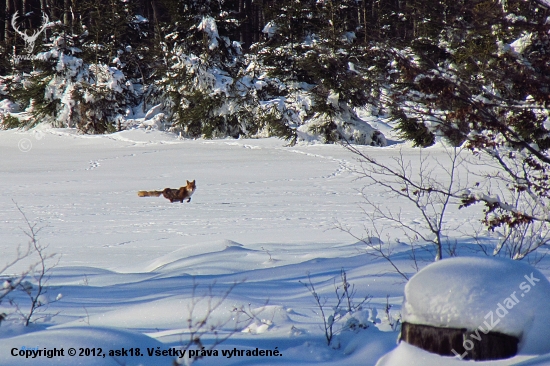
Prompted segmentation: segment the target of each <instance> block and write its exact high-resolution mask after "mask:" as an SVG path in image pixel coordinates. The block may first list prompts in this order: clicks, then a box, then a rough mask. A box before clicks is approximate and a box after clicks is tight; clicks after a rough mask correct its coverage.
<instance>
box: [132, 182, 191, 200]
mask: <svg viewBox="0 0 550 366" xmlns="http://www.w3.org/2000/svg"><path fill="white" fill-rule="evenodd" d="M196 188H197V186H196V185H195V181H194V180H193V181H191V182H190V181H187V185H186V186H184V187H180V188H179V189H173V188H164V190H162V191H139V192H138V196H140V197H158V196H160V195H161V194H162V195H163V196H164V198H166V199H169V200H170V202H177V201H179V202H181V203H183V200H185V199H186V200H187V202H191V195H192V194H193V193H194V192H195V189H196Z"/></svg>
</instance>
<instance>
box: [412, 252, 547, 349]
mask: <svg viewBox="0 0 550 366" xmlns="http://www.w3.org/2000/svg"><path fill="white" fill-rule="evenodd" d="M549 301H550V283H549V282H548V280H547V279H546V278H545V277H544V275H543V274H542V273H540V272H539V271H538V270H536V269H535V268H533V267H531V266H529V265H528V264H527V263H523V262H518V261H512V260H507V259H496V258H470V257H462V258H451V259H446V260H442V261H440V262H436V263H434V264H431V265H429V266H427V267H426V268H424V269H422V270H421V271H420V272H418V273H417V274H416V275H415V276H414V277H412V278H411V280H410V281H409V283H408V284H407V285H406V286H405V299H404V303H403V313H402V315H403V321H405V322H408V323H413V324H424V325H431V326H435V327H448V328H466V329H468V330H469V331H473V332H476V331H477V333H476V334H479V336H481V337H483V334H484V333H486V332H489V331H492V332H499V333H504V334H508V335H512V336H516V337H518V338H519V340H520V343H519V352H520V353H523V354H528V353H531V352H536V353H539V352H540V353H543V352H550V339H548V338H549V337H547V334H548V326H549V325H550V311H549V309H548V307H547V306H546V304H548V302H549Z"/></svg>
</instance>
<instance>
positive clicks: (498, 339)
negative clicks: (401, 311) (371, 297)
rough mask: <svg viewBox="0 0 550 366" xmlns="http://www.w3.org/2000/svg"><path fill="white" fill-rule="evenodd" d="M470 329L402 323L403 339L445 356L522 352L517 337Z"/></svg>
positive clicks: (494, 357)
mask: <svg viewBox="0 0 550 366" xmlns="http://www.w3.org/2000/svg"><path fill="white" fill-rule="evenodd" d="M476 330H477V332H472V331H468V330H467V329H465V328H463V329H456V328H438V327H432V326H429V325H421V324H410V323H406V322H404V323H403V324H402V325H401V337H400V340H402V341H405V342H407V343H409V344H412V345H413V346H416V347H418V348H421V349H423V350H425V351H428V352H431V353H436V354H438V355H441V356H460V358H463V359H466V360H475V361H487V360H500V359H503V358H510V357H513V356H515V355H516V353H517V351H518V343H519V340H518V339H517V338H516V337H513V336H510V335H507V334H502V333H497V332H488V333H487V334H485V332H483V331H480V330H478V329H476Z"/></svg>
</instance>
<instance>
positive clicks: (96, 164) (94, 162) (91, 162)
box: [86, 160, 101, 170]
mask: <svg viewBox="0 0 550 366" xmlns="http://www.w3.org/2000/svg"><path fill="white" fill-rule="evenodd" d="M100 166H101V164H100V163H99V160H95V161H94V160H90V166H89V167H88V168H86V170H94V169H95V168H97V167H100Z"/></svg>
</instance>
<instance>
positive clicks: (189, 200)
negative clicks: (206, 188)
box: [182, 197, 191, 203]
mask: <svg viewBox="0 0 550 366" xmlns="http://www.w3.org/2000/svg"><path fill="white" fill-rule="evenodd" d="M187 202H191V197H189V199H188V200H187ZM182 203H183V202H182Z"/></svg>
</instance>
